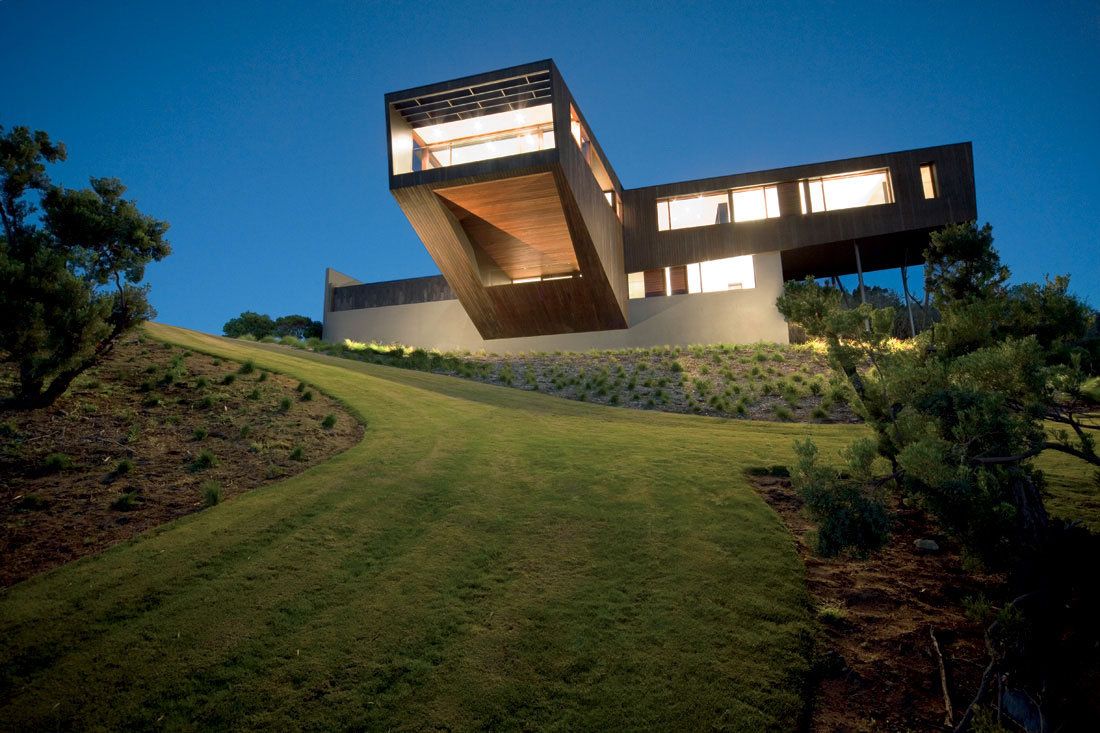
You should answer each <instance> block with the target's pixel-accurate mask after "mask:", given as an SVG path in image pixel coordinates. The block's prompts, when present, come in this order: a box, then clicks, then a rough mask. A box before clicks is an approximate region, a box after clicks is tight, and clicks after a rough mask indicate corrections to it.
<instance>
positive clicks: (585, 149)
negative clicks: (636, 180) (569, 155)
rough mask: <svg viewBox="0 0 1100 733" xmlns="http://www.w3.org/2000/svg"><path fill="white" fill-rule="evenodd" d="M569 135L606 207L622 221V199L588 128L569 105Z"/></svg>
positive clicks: (575, 110)
mask: <svg viewBox="0 0 1100 733" xmlns="http://www.w3.org/2000/svg"><path fill="white" fill-rule="evenodd" d="M569 133H570V134H571V135H572V136H573V140H574V141H575V142H576V143H577V147H578V148H580V151H581V157H582V158H584V160H585V162H587V163H588V167H589V168H590V169H592V175H593V176H595V178H596V183H598V184H599V185H600V190H601V191H603V195H604V198H606V199H607V203H608V205H609V206H610V207H611V209H612V210H613V211H614V212H615V214H616V215H618V217H619V220H620V221H622V218H623V202H622V199H621V198H620V197H619V193H618V191H616V190H615V184H614V183H612V182H611V176H609V175H608V174H607V167H606V166H605V165H604V164H603V160H602V159H601V158H600V154H599V153H598V152H596V146H595V145H593V144H592V136H591V135H590V134H589V133H588V128H586V127H585V126H584V123H583V122H581V118H580V115H578V114H577V109H576V108H575V107H574V106H573V105H569Z"/></svg>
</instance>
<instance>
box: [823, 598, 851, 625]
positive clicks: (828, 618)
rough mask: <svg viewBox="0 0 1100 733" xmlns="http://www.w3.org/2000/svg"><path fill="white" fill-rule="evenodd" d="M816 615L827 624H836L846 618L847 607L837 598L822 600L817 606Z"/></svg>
mask: <svg viewBox="0 0 1100 733" xmlns="http://www.w3.org/2000/svg"><path fill="white" fill-rule="evenodd" d="M817 617H818V618H820V619H821V620H822V621H824V622H825V623H827V624H831V625H836V624H839V623H841V622H842V621H844V619H846V618H848V609H847V607H846V606H845V605H844V604H843V603H841V602H840V601H837V600H831V601H823V602H822V604H821V605H820V606H818V607H817Z"/></svg>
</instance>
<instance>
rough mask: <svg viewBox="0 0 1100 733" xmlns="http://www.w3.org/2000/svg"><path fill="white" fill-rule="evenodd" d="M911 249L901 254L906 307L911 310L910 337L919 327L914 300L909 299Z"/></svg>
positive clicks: (902, 282)
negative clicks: (915, 320)
mask: <svg viewBox="0 0 1100 733" xmlns="http://www.w3.org/2000/svg"><path fill="white" fill-rule="evenodd" d="M908 270H909V250H908V249H906V250H905V251H904V252H903V253H902V255H901V289H902V291H903V292H904V293H905V307H906V308H907V309H908V310H909V338H913V337H914V336H916V335H917V327H916V326H915V325H913V302H912V301H911V300H910V299H909V276H908Z"/></svg>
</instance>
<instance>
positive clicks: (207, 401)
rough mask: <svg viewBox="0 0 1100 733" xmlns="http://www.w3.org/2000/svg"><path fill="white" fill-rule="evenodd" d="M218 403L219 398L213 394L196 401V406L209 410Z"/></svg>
mask: <svg viewBox="0 0 1100 733" xmlns="http://www.w3.org/2000/svg"><path fill="white" fill-rule="evenodd" d="M216 404H218V398H217V397H215V396H214V395H212V394H208V395H205V396H204V397H203V398H202V399H201V400H199V401H198V402H196V403H195V407H197V408H199V409H200V410H209V409H210V408H211V407H213V406H214V405H216Z"/></svg>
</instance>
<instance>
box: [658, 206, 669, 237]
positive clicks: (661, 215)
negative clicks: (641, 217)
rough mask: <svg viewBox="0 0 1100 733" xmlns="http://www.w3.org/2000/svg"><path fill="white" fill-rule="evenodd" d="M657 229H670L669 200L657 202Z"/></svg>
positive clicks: (660, 230) (662, 230)
mask: <svg viewBox="0 0 1100 733" xmlns="http://www.w3.org/2000/svg"><path fill="white" fill-rule="evenodd" d="M657 231H659V232H667V231H668V202H667V201H658V202H657Z"/></svg>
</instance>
